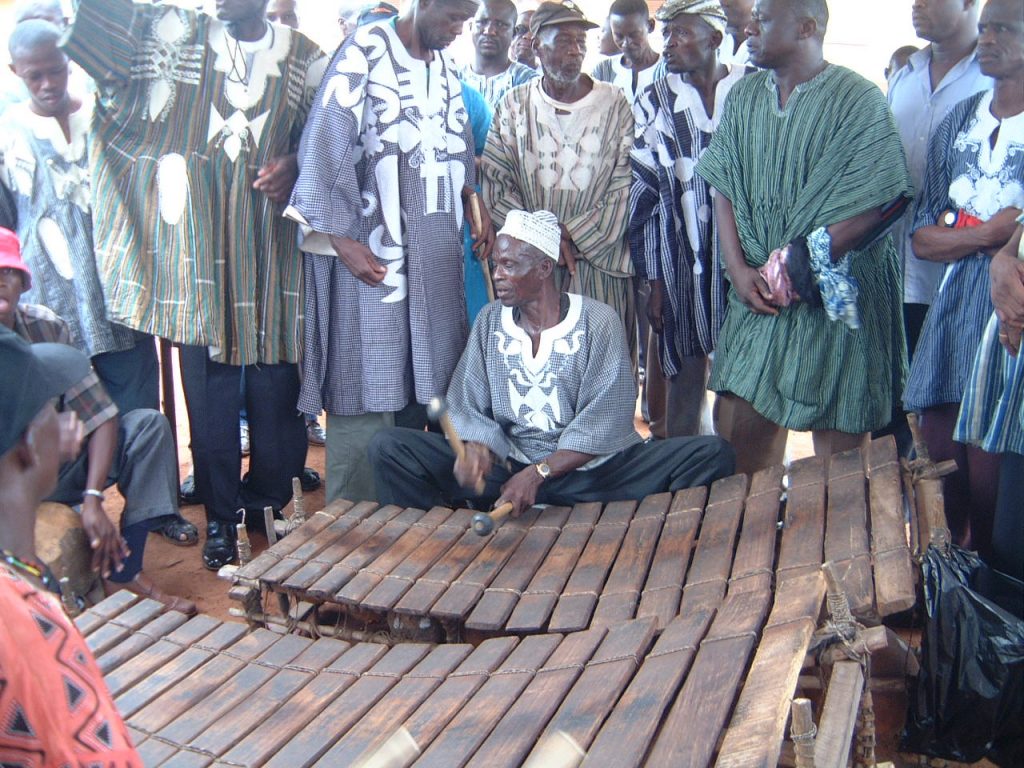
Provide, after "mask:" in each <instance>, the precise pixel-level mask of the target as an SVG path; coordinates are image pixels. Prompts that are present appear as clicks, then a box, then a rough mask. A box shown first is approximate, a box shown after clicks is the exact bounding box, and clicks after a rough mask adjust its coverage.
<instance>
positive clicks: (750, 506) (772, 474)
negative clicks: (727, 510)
mask: <svg viewBox="0 0 1024 768" xmlns="http://www.w3.org/2000/svg"><path fill="white" fill-rule="evenodd" d="M782 472H783V469H782V467H771V468H769V469H764V470H761V471H760V472H758V473H757V474H755V475H754V477H753V479H752V480H751V482H750V495H749V496H747V503H746V507H745V508H744V510H743V521H742V528H741V529H740V537H739V542H738V543H737V544H736V553H735V555H734V556H733V559H732V560H733V562H732V572H731V574H730V576H729V595H734V594H736V593H737V592H741V591H761V592H766V593H767V592H769V591H770V590H771V587H772V576H773V574H774V565H775V551H776V549H777V542H778V539H779V526H778V523H779V505H780V499H781V497H782Z"/></svg>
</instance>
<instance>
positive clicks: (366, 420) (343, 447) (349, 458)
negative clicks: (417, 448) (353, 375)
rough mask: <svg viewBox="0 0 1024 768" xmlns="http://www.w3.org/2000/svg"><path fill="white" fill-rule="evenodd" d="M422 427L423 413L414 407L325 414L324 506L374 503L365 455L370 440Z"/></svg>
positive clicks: (368, 465)
mask: <svg viewBox="0 0 1024 768" xmlns="http://www.w3.org/2000/svg"><path fill="white" fill-rule="evenodd" d="M426 423H427V414H426V409H425V408H424V406H422V405H419V404H418V403H413V404H411V405H407V406H406V407H405V408H403V409H402V410H400V411H398V412H397V413H392V412H388V413H362V414H359V415H356V416H336V415H334V414H332V413H329V414H327V451H326V472H327V495H326V501H327V503H328V504H330V503H331V502H332V501H335V500H337V499H348V500H349V501H377V500H378V499H377V486H376V483H375V482H374V474H373V466H372V465H371V464H370V461H369V459H368V458H367V455H366V451H367V448H368V447H369V445H370V441H371V440H372V439H373V436H374V435H376V434H377V433H378V432H380V431H381V430H382V429H390V428H392V427H396V426H398V427H406V428H408V429H419V430H422V429H423V428H424V427H425V426H426Z"/></svg>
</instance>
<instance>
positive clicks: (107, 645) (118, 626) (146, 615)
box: [85, 600, 165, 656]
mask: <svg viewBox="0 0 1024 768" xmlns="http://www.w3.org/2000/svg"><path fill="white" fill-rule="evenodd" d="M164 610H165V608H164V605H163V604H162V603H159V602H157V601H156V600H140V601H139V602H137V603H135V605H133V606H131V607H130V608H128V610H126V611H124V612H123V613H121V614H118V615H117V616H116V617H114V618H112V619H108V620H107V622H106V623H105V624H104V625H103V626H102V627H99V628H98V629H97V630H96V631H95V632H93V633H92V634H91V635H89V637H87V638H86V640H85V642H86V644H87V645H88V646H89V650H90V651H92V653H93V656H99V655H101V654H103V653H105V652H106V651H108V650H110V649H111V648H114V647H116V646H117V645H118V643H121V642H122V641H123V640H124V639H125V638H127V637H128V636H129V635H131V634H132V632H134V631H135V630H137V629H138V628H139V627H141V626H143V625H145V624H148V623H149V622H150V621H152V620H153V619H155V618H156V617H157V616H159V615H160V614H162V613H163V612H164Z"/></svg>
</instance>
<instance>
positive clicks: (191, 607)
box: [103, 573, 196, 616]
mask: <svg viewBox="0 0 1024 768" xmlns="http://www.w3.org/2000/svg"><path fill="white" fill-rule="evenodd" d="M122 589H126V590H128V591H129V592H131V593H133V594H136V595H138V596H139V597H148V598H150V599H151V600H156V601H157V602H159V603H163V604H164V605H165V606H166V607H167V610H169V611H178V612H179V613H183V614H185V615H186V616H195V614H196V604H195V603H193V602H192V601H191V600H186V599H185V598H184V597H178V596H177V595H169V594H167V593H166V592H164V591H163V590H161V589H160V587H158V586H157V585H156V584H154V583H153V582H152V581H150V580H149V577H148V576H146V575H145V574H144V573H140V574H138V575H137V576H136V577H135V578H134V579H132V580H131V581H125V582H120V581H108V580H107V579H104V580H103V592H104V594H105V595H107V596H108V597H109V596H110V595H112V594H114V593H115V592H118V591H120V590H122Z"/></svg>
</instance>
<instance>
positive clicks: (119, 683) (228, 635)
mask: <svg viewBox="0 0 1024 768" xmlns="http://www.w3.org/2000/svg"><path fill="white" fill-rule="evenodd" d="M243 633H244V630H243V631H242V632H240V631H239V630H238V625H236V624H234V623H230V624H228V625H223V624H221V622H219V621H217V620H216V619H215V618H213V617H212V616H205V615H202V614H200V615H199V616H194V617H192V618H191V619H189V620H188V621H187V622H185V623H184V624H182V625H181V626H180V627H178V628H177V629H175V630H174V631H173V632H171V634H169V635H167V637H164V638H161V639H159V640H157V641H156V642H155V643H153V644H152V645H151V646H149V647H148V648H146V649H145V650H144V651H143V652H142V653H140V654H139V655H137V656H135V657H134V658H132V659H128V660H126V661H125V662H124V663H122V664H121V665H120V666H118V667H117V668H116V669H115V670H113V672H110V673H108V674H107V675H106V682H107V689H108V690H109V691H110V695H111V696H113V697H115V701H116V698H117V696H119V695H120V694H121V693H124V692H126V691H128V690H129V689H131V688H133V687H134V686H135V685H137V684H138V683H139V682H140V681H141V680H148V679H149V678H150V677H151V676H153V675H155V674H156V673H157V671H158V670H161V669H162V668H164V666H165V665H167V664H169V663H170V662H171V661H173V660H174V659H176V658H178V657H179V656H180V655H181V654H182V653H184V652H185V651H186V650H188V649H189V648H191V647H192V646H193V645H195V644H196V643H198V642H200V641H205V642H206V643H207V644H211V645H218V644H230V643H233V642H234V641H235V640H237V639H238V638H239V637H241V635H242V634H243Z"/></svg>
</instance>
